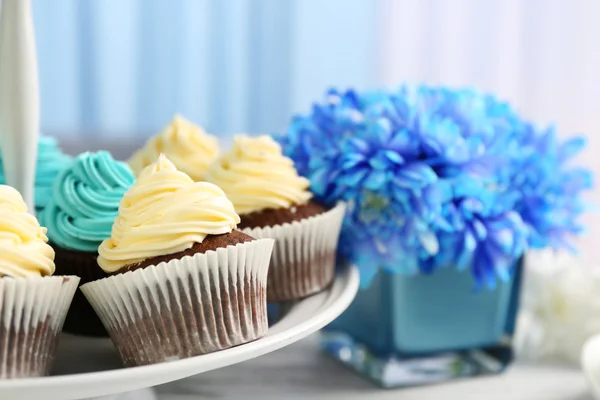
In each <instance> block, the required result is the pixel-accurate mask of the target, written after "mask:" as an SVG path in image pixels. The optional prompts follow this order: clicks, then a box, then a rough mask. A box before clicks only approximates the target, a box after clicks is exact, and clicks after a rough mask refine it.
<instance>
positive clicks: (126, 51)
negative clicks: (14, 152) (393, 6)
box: [32, 0, 381, 138]
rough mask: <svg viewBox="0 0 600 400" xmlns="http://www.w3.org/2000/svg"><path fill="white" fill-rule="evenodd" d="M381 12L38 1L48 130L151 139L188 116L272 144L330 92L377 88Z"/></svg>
mask: <svg viewBox="0 0 600 400" xmlns="http://www.w3.org/2000/svg"><path fill="white" fill-rule="evenodd" d="M380 2H381V0H376V1H371V0H328V1H318V0H290V1H281V0H169V1H167V0H102V1H86V0H53V1H48V0H32V5H33V10H34V21H35V27H36V37H37V46H38V57H39V65H40V91H41V112H42V121H41V122H42V129H43V131H44V132H45V133H48V134H52V135H56V136H63V137H64V136H67V135H68V136H78V137H80V138H85V137H86V135H88V136H91V135H97V134H102V135H105V136H113V137H117V136H118V137H123V136H124V135H126V136H127V135H129V136H130V137H135V136H136V135H137V136H147V135H149V134H151V133H153V132H156V131H157V130H159V129H160V128H161V127H162V126H163V125H165V124H166V123H167V122H168V121H169V120H170V119H171V117H172V116H173V114H174V113H175V112H180V113H182V114H183V115H185V116H187V117H188V118H190V119H191V120H193V121H194V122H197V123H199V124H201V125H203V126H204V127H205V128H206V129H207V130H209V131H210V132H213V133H216V134H228V133H233V132H249V133H259V132H273V131H278V130H281V129H282V128H284V127H285V125H286V124H287V122H288V120H289V118H290V116H291V115H292V114H293V113H295V112H299V111H305V110H307V109H308V108H309V107H310V104H311V102H312V101H314V100H316V99H319V98H320V97H321V96H322V94H323V92H324V90H325V89H326V88H327V87H329V86H333V85H335V86H338V87H341V88H346V87H349V86H353V87H358V88H364V87H369V86H374V85H378V84H379V83H380V79H379V73H378V71H379V62H378V61H379V58H380V57H379V46H378V42H379V25H380V19H381V16H380V15H379V12H380V7H379V6H378V5H379V4H380Z"/></svg>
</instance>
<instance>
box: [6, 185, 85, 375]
mask: <svg viewBox="0 0 600 400" xmlns="http://www.w3.org/2000/svg"><path fill="white" fill-rule="evenodd" d="M47 242H48V238H47V237H46V228H44V227H41V226H40V224H39V222H38V220H37V219H36V218H35V217H34V216H33V215H31V214H30V213H29V212H27V206H26V205H25V202H24V201H23V198H22V197H21V195H20V194H19V192H17V191H16V190H15V189H13V188H12V187H10V186H6V185H0V320H1V321H2V326H0V379H5V378H23V377H32V376H43V375H47V374H48V373H49V372H50V368H51V366H52V362H53V361H54V355H55V353H56V345H57V342H58V336H59V334H60V332H61V330H62V325H63V323H64V320H65V316H66V314H67V310H68V309H69V305H70V304H71V300H72V299H73V294H74V293H75V290H76V289H77V284H78V283H79V278H78V277H76V276H56V277H53V276H51V275H52V274H53V273H54V250H52V247H50V246H49V245H48V244H47Z"/></svg>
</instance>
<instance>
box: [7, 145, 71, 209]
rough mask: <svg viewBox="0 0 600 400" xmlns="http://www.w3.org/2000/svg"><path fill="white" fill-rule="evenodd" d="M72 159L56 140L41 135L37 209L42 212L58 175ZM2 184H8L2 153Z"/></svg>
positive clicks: (38, 161) (34, 193)
mask: <svg viewBox="0 0 600 400" xmlns="http://www.w3.org/2000/svg"><path fill="white" fill-rule="evenodd" d="M71 161H72V158H71V157H70V156H68V155H66V154H64V153H63V152H62V150H61V149H60V147H59V146H58V142H57V141H56V139H55V138H53V137H50V136H43V135H40V136H39V139H38V150H37V163H36V170H35V188H34V192H33V195H34V201H35V208H36V209H37V210H41V209H43V208H44V207H45V206H46V203H47V202H48V199H50V198H51V194H52V184H53V182H54V179H55V178H56V177H57V175H58V173H59V172H60V171H62V170H63V169H64V168H66V167H67V166H68V165H69V164H70V163H71ZM0 183H2V184H4V183H6V177H5V175H4V166H3V163H2V154H1V152H0Z"/></svg>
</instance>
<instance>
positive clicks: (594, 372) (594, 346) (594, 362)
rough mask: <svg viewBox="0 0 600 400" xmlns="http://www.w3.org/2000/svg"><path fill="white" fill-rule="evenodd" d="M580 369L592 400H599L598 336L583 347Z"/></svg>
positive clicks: (599, 365) (599, 339)
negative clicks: (590, 392) (592, 396)
mask: <svg viewBox="0 0 600 400" xmlns="http://www.w3.org/2000/svg"><path fill="white" fill-rule="evenodd" d="M581 368H583V373H584V375H585V379H586V380H587V383H588V386H589V388H590V390H591V391H592V394H593V395H594V398H595V399H597V400H600V334H598V335H596V336H593V337H592V338H590V339H589V340H588V341H587V342H586V343H585V345H584V346H583V350H582V351H581Z"/></svg>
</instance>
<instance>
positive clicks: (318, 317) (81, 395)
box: [0, 268, 359, 400]
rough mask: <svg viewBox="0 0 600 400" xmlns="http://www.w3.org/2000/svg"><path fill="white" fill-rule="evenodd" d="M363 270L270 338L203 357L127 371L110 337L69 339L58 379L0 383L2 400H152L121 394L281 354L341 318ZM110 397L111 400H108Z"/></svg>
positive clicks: (349, 274)
mask: <svg viewBox="0 0 600 400" xmlns="http://www.w3.org/2000/svg"><path fill="white" fill-rule="evenodd" d="M358 283H359V279H358V271H357V270H356V269H355V268H347V269H345V270H344V271H342V272H341V273H339V274H338V275H337V278H336V280H335V282H334V284H333V285H332V286H331V287H330V288H329V289H328V290H327V291H325V292H322V293H319V294H317V295H314V296H312V297H309V298H307V299H304V300H302V301H300V302H298V303H296V304H295V305H293V306H291V307H290V308H289V310H288V311H287V313H286V314H285V316H284V317H283V318H282V319H281V320H279V322H277V323H276V324H274V325H272V326H271V327H270V329H269V331H268V333H267V335H266V336H265V337H263V338H262V339H259V340H257V341H254V342H252V343H248V344H245V345H241V346H238V347H234V348H231V349H228V350H223V351H219V352H216V353H212V354H207V355H203V356H198V357H192V358H188V359H184V360H179V361H171V362H166V363H162V364H155V365H149V366H144V367H135V368H122V367H121V363H120V361H119V358H118V355H117V352H116V350H115V348H114V346H113V345H112V343H111V342H110V340H109V339H97V338H94V339H92V338H82V337H77V336H71V335H63V337H62V338H61V343H60V346H59V352H58V355H57V366H56V373H57V375H55V376H50V377H45V378H29V379H15V380H4V381H0V399H2V400H39V399H44V400H74V399H85V398H90V397H100V396H110V395H115V396H114V397H110V398H111V399H115V400H117V399H118V400H121V399H125V398H127V400H133V399H140V400H142V399H143V400H147V399H151V398H152V393H151V392H141V393H140V392H137V393H131V394H128V395H127V396H124V395H118V394H119V393H125V392H129V391H133V390H137V389H142V388H149V387H152V386H156V385H160V384H163V383H167V382H172V381H176V380H179V379H183V378H187V377H189V376H192V375H196V374H199V373H202V372H206V371H210V370H213V369H218V368H222V367H225V366H228V365H232V364H236V363H239V362H242V361H246V360H249V359H251V358H254V357H258V356H261V355H263V354H266V353H269V352H272V351H275V350H277V349H280V348H282V347H284V346H287V345H289V344H291V343H294V342H296V341H298V340H300V339H302V338H304V337H306V336H308V335H309V334H311V333H313V332H316V331H317V330H319V329H321V328H322V327H324V326H325V325H327V324H328V323H329V322H331V321H333V320H334V319H335V318H336V317H337V316H339V315H340V314H341V313H342V312H343V311H344V310H345V309H346V308H347V307H348V305H349V304H350V302H351V301H352V300H353V299H354V296H355V295H356V292H357V290H358ZM107 399H108V398H107Z"/></svg>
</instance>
